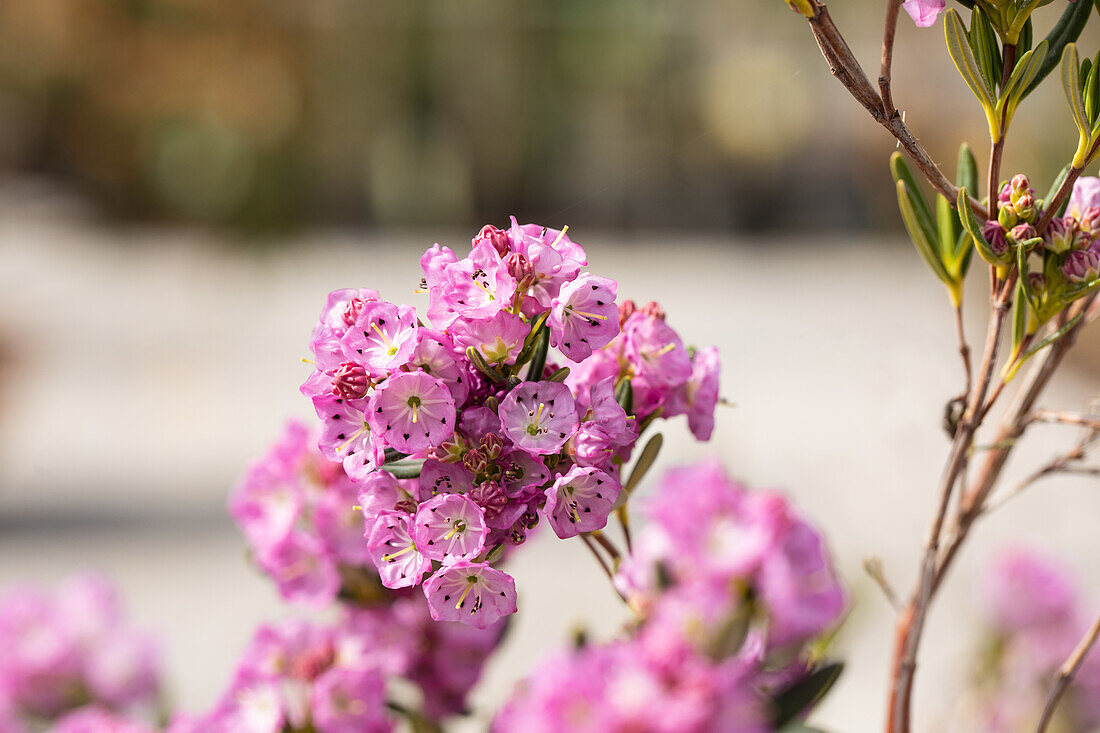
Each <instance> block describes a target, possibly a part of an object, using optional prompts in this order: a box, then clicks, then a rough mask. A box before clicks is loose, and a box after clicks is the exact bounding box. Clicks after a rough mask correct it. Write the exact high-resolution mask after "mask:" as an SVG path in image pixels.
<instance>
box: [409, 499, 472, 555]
mask: <svg viewBox="0 0 1100 733" xmlns="http://www.w3.org/2000/svg"><path fill="white" fill-rule="evenodd" d="M413 524H414V526H413V540H414V541H415V542H416V546H417V547H418V548H420V551H421V552H422V553H423V554H424V556H425V557H428V558H430V559H432V560H442V561H443V562H452V561H454V560H472V559H473V558H475V557H477V556H478V555H479V554H480V553H481V551H482V550H484V549H485V533H486V528H485V515H484V513H483V512H482V510H481V507H479V506H478V505H477V504H475V503H473V502H472V501H470V500H469V499H467V498H466V497H465V496H462V495H459V494H440V495H438V496H436V497H434V498H432V499H429V500H428V501H426V502H424V503H423V504H421V505H420V507H419V508H418V509H417V510H416V519H415V520H414V523H413Z"/></svg>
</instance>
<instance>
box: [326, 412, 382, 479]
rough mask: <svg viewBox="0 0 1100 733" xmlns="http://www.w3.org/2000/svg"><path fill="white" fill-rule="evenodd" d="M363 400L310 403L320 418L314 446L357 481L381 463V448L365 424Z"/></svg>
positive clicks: (368, 426) (368, 425)
mask: <svg viewBox="0 0 1100 733" xmlns="http://www.w3.org/2000/svg"><path fill="white" fill-rule="evenodd" d="M364 407H365V405H363V400H346V399H344V398H343V397H337V396H336V395H325V396H323V397H318V398H316V399H314V400H313V408H314V410H316V411H317V416H318V417H319V418H321V436H320V438H318V440H317V446H318V447H319V448H320V450H321V454H322V455H323V456H324V457H325V458H327V459H329V460H330V461H338V462H341V463H343V465H344V471H346V472H347V474H348V476H350V477H351V478H352V479H354V480H356V481H361V480H363V479H364V478H366V476H367V475H368V474H370V472H371V471H373V470H374V469H375V467H376V466H378V465H380V464H381V463H382V449H383V447H384V446H383V444H382V442H381V441H380V440H376V439H375V436H374V433H372V432H371V426H370V424H369V423H368V422H367V415H366V413H365V412H364Z"/></svg>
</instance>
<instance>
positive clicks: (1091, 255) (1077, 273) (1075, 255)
mask: <svg viewBox="0 0 1100 733" xmlns="http://www.w3.org/2000/svg"><path fill="white" fill-rule="evenodd" d="M1062 274H1063V275H1065V276H1066V279H1067V280H1069V281H1070V282H1072V283H1084V282H1090V281H1092V280H1095V279H1096V278H1097V277H1098V276H1100V257H1097V256H1096V253H1095V252H1093V251H1092V250H1091V249H1079V250H1076V251H1074V252H1070V253H1069V256H1068V257H1066V262H1065V264H1064V265H1062Z"/></svg>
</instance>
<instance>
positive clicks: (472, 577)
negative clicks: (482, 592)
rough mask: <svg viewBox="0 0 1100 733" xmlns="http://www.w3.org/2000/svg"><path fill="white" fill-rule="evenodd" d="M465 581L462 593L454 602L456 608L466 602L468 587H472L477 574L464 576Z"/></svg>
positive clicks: (475, 581)
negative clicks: (456, 601)
mask: <svg viewBox="0 0 1100 733" xmlns="http://www.w3.org/2000/svg"><path fill="white" fill-rule="evenodd" d="M466 583H467V585H466V589H465V590H464V591H462V595H460V596H459V597H458V603H456V604H455V608H456V609H457V608H462V604H463V603H465V602H466V596H467V595H469V593H470V589H471V588H473V587H474V584H475V583H477V576H476V575H470V576H468V577H467V578H466Z"/></svg>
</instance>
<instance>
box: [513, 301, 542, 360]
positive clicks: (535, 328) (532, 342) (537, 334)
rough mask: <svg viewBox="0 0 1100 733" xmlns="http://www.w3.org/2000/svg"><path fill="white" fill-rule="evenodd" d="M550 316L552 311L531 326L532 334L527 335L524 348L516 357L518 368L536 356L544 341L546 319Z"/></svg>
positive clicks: (537, 319)
mask: <svg viewBox="0 0 1100 733" xmlns="http://www.w3.org/2000/svg"><path fill="white" fill-rule="evenodd" d="M549 316H550V311H546V312H545V313H543V314H542V315H540V316H539V317H538V318H536V319H535V321H534V322H533V323H532V324H531V332H530V333H528V334H527V338H525V339H524V340H523V348H522V349H520V351H519V355H518V356H516V367H517V368H518V367H520V366H523V365H524V364H526V363H527V361H528V360H529V359H530V358H531V357H532V356H534V354H535V349H537V348H538V345H539V342H540V341H541V340H542V338H543V336H542V332H543V329H545V328H546V319H547V318H548V317H549Z"/></svg>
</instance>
